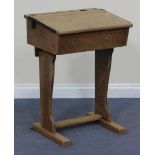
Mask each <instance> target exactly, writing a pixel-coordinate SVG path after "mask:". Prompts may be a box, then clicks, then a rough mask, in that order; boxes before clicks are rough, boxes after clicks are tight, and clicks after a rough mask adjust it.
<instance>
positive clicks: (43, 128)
mask: <svg viewBox="0 0 155 155" xmlns="http://www.w3.org/2000/svg"><path fill="white" fill-rule="evenodd" d="M38 56H39V71H40V102H41V121H40V123H34V124H33V126H32V128H33V129H35V130H37V131H38V132H39V133H41V134H43V135H44V136H46V137H48V138H50V139H52V140H53V141H55V142H56V143H58V144H60V145H61V146H66V145H69V144H70V140H69V139H68V138H66V137H64V136H62V135H60V134H59V133H57V132H56V127H55V121H54V118H53V116H52V110H51V108H52V104H51V102H52V92H53V82H54V68H55V67H54V66H55V58H56V55H53V54H50V53H48V52H46V51H43V50H39V55H38Z"/></svg>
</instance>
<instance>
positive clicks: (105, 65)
mask: <svg viewBox="0 0 155 155" xmlns="http://www.w3.org/2000/svg"><path fill="white" fill-rule="evenodd" d="M112 53H113V48H110V49H102V50H96V51H95V113H96V114H100V115H102V117H103V119H101V120H100V121H99V124H101V125H102V126H104V127H105V128H107V129H109V130H112V131H113V132H115V133H118V134H124V133H126V131H127V130H126V128H124V127H122V126H120V125H118V124H117V123H114V122H112V121H111V112H110V110H109V108H108V103H107V93H108V83H109V76H110V69H111V61H112Z"/></svg>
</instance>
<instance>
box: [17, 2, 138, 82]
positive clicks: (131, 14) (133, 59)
mask: <svg viewBox="0 0 155 155" xmlns="http://www.w3.org/2000/svg"><path fill="white" fill-rule="evenodd" d="M92 7H93V8H94V7H96V8H103V9H106V10H108V11H111V12H113V13H115V14H117V15H119V16H122V17H124V18H126V19H128V20H130V21H131V22H133V25H134V27H133V28H131V29H130V33H129V39H128V45H127V46H126V47H122V48H117V49H115V52H114V54H113V63H112V71H111V77H110V83H116V84H119V83H121V84H138V83H139V54H140V53H139V0H115V1H114V0H77V1H76V0H30V1H29V0H15V84H37V83H38V81H39V77H38V59H37V58H36V57H34V48H33V47H32V46H30V45H27V43H26V22H25V19H24V14H28V13H38V12H49V11H61V10H72V9H81V8H92ZM55 83H56V84H66V83H67V84H90V83H94V52H87V53H79V54H72V55H64V56H57V59H56V74H55Z"/></svg>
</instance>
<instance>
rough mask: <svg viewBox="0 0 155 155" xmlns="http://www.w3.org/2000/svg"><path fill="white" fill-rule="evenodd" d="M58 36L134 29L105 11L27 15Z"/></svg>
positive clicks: (130, 24)
mask: <svg viewBox="0 0 155 155" xmlns="http://www.w3.org/2000/svg"><path fill="white" fill-rule="evenodd" d="M25 18H27V19H30V20H33V21H35V22H38V23H40V24H42V25H43V26H45V27H47V28H49V29H51V30H53V31H54V32H55V33H57V34H58V35H64V34H72V33H82V32H90V31H100V30H110V29H120V28H129V27H132V23H131V22H129V21H127V20H125V19H123V18H121V17H118V16H116V15H114V14H112V13H110V12H108V11H106V10H103V9H96V8H95V9H83V10H71V11H62V12H50V13H41V14H29V15H25Z"/></svg>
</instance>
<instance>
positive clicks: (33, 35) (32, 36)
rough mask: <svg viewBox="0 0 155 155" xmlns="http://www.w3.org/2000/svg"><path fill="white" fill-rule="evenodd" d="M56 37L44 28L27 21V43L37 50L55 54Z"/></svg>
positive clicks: (56, 47) (56, 46)
mask: <svg viewBox="0 0 155 155" xmlns="http://www.w3.org/2000/svg"><path fill="white" fill-rule="evenodd" d="M58 39H59V37H58V35H57V34H56V33H54V32H52V31H50V30H48V29H47V28H46V27H44V26H42V25H40V24H38V23H33V21H31V20H27V43H28V44H30V45H33V46H35V47H37V48H40V49H42V50H45V51H47V52H50V53H52V54H57V49H58Z"/></svg>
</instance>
